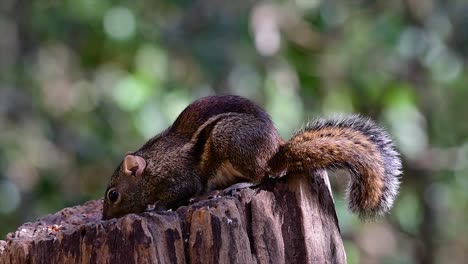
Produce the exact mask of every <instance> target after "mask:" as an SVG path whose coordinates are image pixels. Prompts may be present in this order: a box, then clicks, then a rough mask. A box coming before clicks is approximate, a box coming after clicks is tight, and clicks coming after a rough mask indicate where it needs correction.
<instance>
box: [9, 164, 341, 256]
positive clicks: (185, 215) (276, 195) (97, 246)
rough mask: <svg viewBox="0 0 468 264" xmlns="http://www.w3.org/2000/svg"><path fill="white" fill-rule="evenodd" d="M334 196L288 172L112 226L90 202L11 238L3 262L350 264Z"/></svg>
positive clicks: (320, 181)
mask: <svg viewBox="0 0 468 264" xmlns="http://www.w3.org/2000/svg"><path fill="white" fill-rule="evenodd" d="M329 190H330V189H329V184H328V178H327V175H326V173H325V172H316V173H312V176H309V175H304V174H302V175H301V174H290V175H287V176H286V177H283V178H282V179H279V180H268V181H266V182H265V183H263V184H261V185H260V186H258V187H256V188H246V189H242V190H240V191H238V192H235V193H234V194H232V195H223V196H221V197H219V196H218V197H215V198H212V199H209V200H203V201H199V202H196V203H194V204H191V205H189V206H183V207H181V208H179V209H177V210H176V211H175V212H160V213H153V212H148V213H143V214H141V215H136V214H130V215H127V216H125V217H122V218H119V219H113V220H109V221H102V220H101V210H102V201H101V200H95V201H90V202H87V203H85V204H84V205H80V206H75V207H71V208H65V209H63V210H62V211H60V212H58V213H56V214H52V215H47V216H45V217H42V218H40V219H38V220H37V221H36V222H34V223H26V224H24V225H22V226H21V227H19V228H18V230H17V231H16V232H14V233H10V234H8V235H7V238H6V240H5V241H0V263H2V264H3V263H275V264H276V263H346V258H345V253H344V249H343V244H342V240H341V236H340V232H339V227H338V220H337V218H336V214H335V210H334V205H333V199H332V196H331V193H330V191H329Z"/></svg>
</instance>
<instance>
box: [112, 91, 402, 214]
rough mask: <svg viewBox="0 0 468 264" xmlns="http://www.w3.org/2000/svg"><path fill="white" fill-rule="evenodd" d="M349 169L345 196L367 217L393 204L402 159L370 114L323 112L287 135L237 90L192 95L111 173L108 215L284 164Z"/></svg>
mask: <svg viewBox="0 0 468 264" xmlns="http://www.w3.org/2000/svg"><path fill="white" fill-rule="evenodd" d="M336 168H342V169H347V170H348V171H349V174H350V179H349V186H348V189H347V192H346V193H347V195H346V196H347V200H348V204H349V208H350V210H351V211H352V212H354V213H357V214H358V215H359V216H360V217H363V218H367V217H373V216H377V215H382V214H384V213H385V212H387V211H388V210H389V209H390V208H391V206H392V204H393V201H394V199H395V196H396V195H397V193H398V188H399V176H400V174H401V160H400V157H399V154H398V152H397V151H396V149H395V146H394V144H393V143H392V141H391V139H390V137H389V135H388V134H387V133H386V132H385V131H384V130H383V129H382V128H380V127H379V126H378V125H377V124H376V123H375V122H373V121H372V120H371V119H369V118H364V117H361V116H358V115H350V116H348V117H344V118H341V119H318V120H316V121H314V122H312V123H309V124H308V125H306V126H305V128H303V129H302V130H300V131H298V132H296V133H295V134H294V135H293V136H292V137H291V139H289V140H288V141H284V140H283V139H282V138H281V137H280V135H279V134H278V132H277V130H276V129H275V127H274V125H273V122H272V120H271V119H270V116H269V115H268V114H267V113H266V112H265V111H264V110H263V109H262V108H261V107H259V106H258V105H257V104H255V103H254V102H252V101H250V100H248V99H246V98H242V97H239V96H234V95H224V96H208V97H204V98H201V99H198V100H196V101H194V102H193V103H192V104H190V105H189V106H188V107H187V108H185V110H183V111H182V113H181V114H180V115H179V116H178V117H177V119H176V120H175V121H174V123H173V124H172V125H171V126H170V127H169V128H167V129H166V130H165V131H163V132H161V133H160V134H158V135H156V136H155V137H153V138H151V139H150V140H149V141H148V142H146V143H145V144H144V145H143V146H142V147H141V148H140V149H138V150H137V151H134V152H129V153H127V155H126V156H125V158H124V159H123V161H122V162H121V163H120V165H119V166H118V167H117V169H116V170H115V172H114V173H113V175H112V177H111V181H110V183H109V185H108V187H107V190H106V193H105V196H104V205H103V219H104V220H107V219H111V218H115V217H120V216H123V215H125V214H128V213H141V212H144V211H145V210H146V209H147V207H148V206H149V205H153V206H154V208H153V210H168V209H172V208H177V207H178V206H181V205H183V204H184V203H186V202H187V201H188V200H189V199H190V198H192V197H195V196H197V195H201V194H204V193H207V192H209V191H211V190H216V189H222V188H226V187H228V186H231V185H233V184H236V183H239V182H251V183H260V182H261V181H262V179H265V177H280V176H282V175H284V174H285V173H286V172H294V171H304V170H318V169H336Z"/></svg>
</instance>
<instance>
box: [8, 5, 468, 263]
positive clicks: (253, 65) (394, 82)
mask: <svg viewBox="0 0 468 264" xmlns="http://www.w3.org/2000/svg"><path fill="white" fill-rule="evenodd" d="M467 13H468V2H466V1H461V0H458V1H456V0H454V1H442V0H432V1H429V0H428V1H422V0H406V1H384V0H380V1H368V0H361V1H346V2H344V1H336V0H331V1H322V0H296V1H261V2H257V1H237V2H236V1H215V0H205V1H201V0H199V1H181V0H179V1H156V2H152V1H135V2H132V1H119V3H114V2H112V1H109V0H100V1H95V0H83V1H45V0H43V1H32V2H31V1H24V0H2V1H1V2H0V36H1V37H0V147H1V148H0V223H1V224H0V235H1V236H2V237H3V236H4V235H5V234H6V233H7V232H9V231H13V230H14V229H15V228H16V227H17V226H19V225H20V224H21V223H23V222H25V221H33V220H34V219H35V218H37V217H39V216H41V215H44V214H47V213H52V212H55V211H57V210H59V209H61V208H63V207H65V206H71V205H75V204H79V203H81V202H83V201H86V200H88V199H94V198H98V197H101V196H102V195H103V192H104V189H105V186H106V184H107V181H108V179H109V177H110V175H111V173H112V171H113V169H114V167H115V166H116V165H117V164H118V163H119V161H120V160H121V159H122V157H123V155H124V153H125V152H126V151H127V150H134V149H136V148H138V147H139V146H140V145H141V144H142V143H144V142H145V141H146V140H147V139H149V138H150V137H151V136H153V135H154V134H156V133H157V132H159V131H161V130H162V129H164V128H165V127H167V126H168V125H169V124H170V123H171V122H172V121H173V120H174V119H175V117H176V116H177V115H178V114H179V112H180V111H181V110H182V109H183V108H184V107H185V106H187V105H188V104H189V103H190V102H191V101H192V100H194V99H195V98H199V97H201V96H204V95H209V94H221V93H233V94H238V95H242V96H246V97H249V98H252V99H254V100H256V101H257V102H259V103H260V104H262V105H263V106H264V107H265V108H266V109H267V110H268V111H269V113H270V114H271V115H272V117H273V119H274V121H275V123H276V125H277V127H278V128H279V130H280V132H281V134H282V135H283V136H284V137H288V136H289V135H290V134H291V132H292V131H293V130H294V129H295V128H298V127H300V126H301V125H302V124H303V123H304V122H306V121H307V120H309V119H311V118H314V117H316V116H321V115H332V114H335V113H349V112H360V113H362V114H365V115H369V116H371V117H373V118H375V119H377V120H379V122H381V123H382V124H384V125H385V126H386V127H387V128H388V129H389V131H390V133H391V134H392V135H393V136H394V138H395V140H396V142H397V145H398V148H399V150H400V151H401V152H402V155H403V159H404V177H403V179H402V181H403V184H402V193H401V195H400V196H399V198H398V200H397V201H396V205H395V208H394V209H393V210H392V214H390V215H388V216H387V217H385V218H383V219H380V220H379V221H377V222H375V223H362V222H360V221H359V220H358V219H357V218H356V217H355V216H352V215H350V214H349V213H348V211H347V209H346V205H345V202H344V201H343V198H342V197H343V196H342V189H343V188H341V189H339V190H338V191H337V192H336V195H335V199H336V206H337V210H338V214H339V219H340V225H341V227H342V230H341V231H342V234H343V237H344V239H345V245H346V250H347V255H348V260H349V262H350V263H462V262H464V261H466V259H468V225H467V223H468V191H467V190H468V175H467V174H468V139H467V135H468V122H467V119H466V116H465V115H466V114H467V113H468V106H467V103H466V99H467V98H468V88H467V83H468V77H467V76H468V74H467V73H468V68H467V55H468V31H467V28H468V16H466V14H467ZM335 175H336V174H332V180H333V181H335V182H337V183H338V184H336V186H343V185H344V181H343V179H342V178H343V177H339V176H338V177H334V176H335ZM338 175H341V174H340V173H338Z"/></svg>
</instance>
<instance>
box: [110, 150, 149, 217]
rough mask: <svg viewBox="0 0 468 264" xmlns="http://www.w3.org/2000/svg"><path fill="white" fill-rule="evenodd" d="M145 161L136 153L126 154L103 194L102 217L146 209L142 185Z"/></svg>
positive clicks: (139, 211) (117, 215)
mask: <svg viewBox="0 0 468 264" xmlns="http://www.w3.org/2000/svg"><path fill="white" fill-rule="evenodd" d="M145 169H146V161H145V159H144V158H142V157H140V156H136V155H131V154H127V155H126V156H125V158H124V160H123V161H122V163H121V164H120V166H119V167H118V168H117V169H116V170H115V172H114V174H113V175H112V180H111V182H110V184H109V186H108V187H107V190H106V193H105V195H104V206H103V214H102V217H103V219H104V220H107V219H111V218H114V217H119V216H122V215H125V214H128V213H141V212H143V211H145V209H146V203H145V202H146V199H144V196H145V194H144V193H142V192H141V190H142V188H141V186H143V185H144V179H143V177H144V175H143V174H144V171H145Z"/></svg>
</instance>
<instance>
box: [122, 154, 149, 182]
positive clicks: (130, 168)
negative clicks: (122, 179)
mask: <svg viewBox="0 0 468 264" xmlns="http://www.w3.org/2000/svg"><path fill="white" fill-rule="evenodd" d="M145 168H146V161H145V159H143V158H142V157H139V156H135V155H127V156H125V159H124V162H123V171H124V174H125V175H127V176H130V175H135V176H138V177H139V176H141V175H142V174H143V171H144V170H145Z"/></svg>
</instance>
